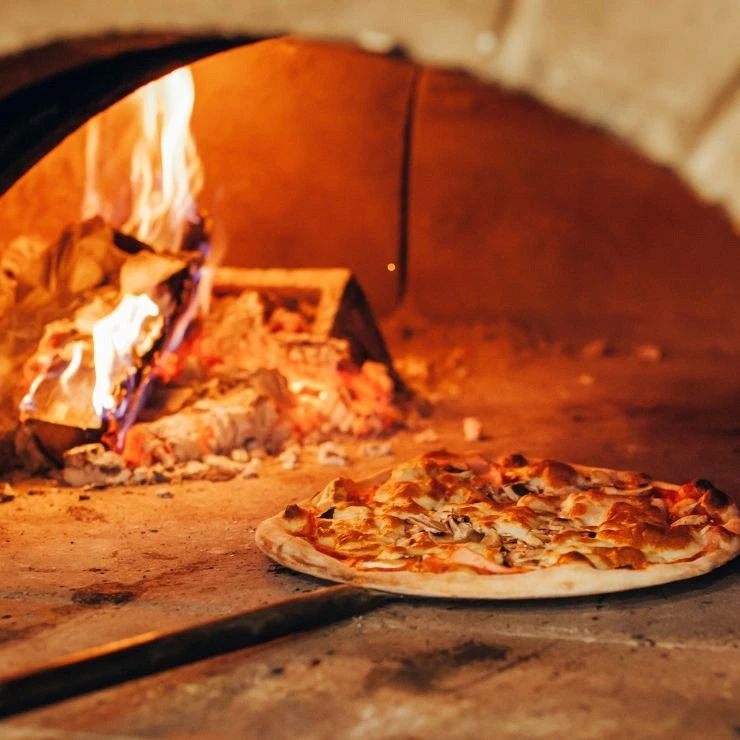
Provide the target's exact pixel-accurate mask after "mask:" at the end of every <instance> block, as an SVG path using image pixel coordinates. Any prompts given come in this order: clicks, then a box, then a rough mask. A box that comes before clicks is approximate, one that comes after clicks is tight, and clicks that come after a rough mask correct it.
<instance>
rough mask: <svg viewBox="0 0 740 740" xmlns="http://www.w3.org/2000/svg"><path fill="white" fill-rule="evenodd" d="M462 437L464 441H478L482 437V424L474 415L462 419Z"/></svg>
mask: <svg viewBox="0 0 740 740" xmlns="http://www.w3.org/2000/svg"><path fill="white" fill-rule="evenodd" d="M462 428H463V437H464V438H465V441H466V442H478V441H480V440H481V439H483V424H482V423H481V421H480V419H478V418H477V417H475V416H466V417H465V418H464V419H463V421H462Z"/></svg>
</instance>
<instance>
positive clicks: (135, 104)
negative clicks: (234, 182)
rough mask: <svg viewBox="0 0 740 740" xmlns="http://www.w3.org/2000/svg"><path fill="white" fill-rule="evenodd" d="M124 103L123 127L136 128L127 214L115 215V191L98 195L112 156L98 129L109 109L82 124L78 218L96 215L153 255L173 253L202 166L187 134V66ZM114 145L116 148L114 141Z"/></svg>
mask: <svg viewBox="0 0 740 740" xmlns="http://www.w3.org/2000/svg"><path fill="white" fill-rule="evenodd" d="M124 102H125V103H126V105H128V107H129V108H131V107H132V108H133V115H134V118H133V121H130V120H129V121H127V125H128V129H132V128H134V129H137V130H136V131H135V132H134V134H135V135H136V139H135V143H134V145H133V147H132V149H131V158H130V162H129V163H128V164H129V177H130V187H131V192H130V208H129V212H128V214H127V215H123V216H122V215H121V204H120V202H119V201H120V198H119V193H118V192H117V191H116V192H115V193H114V194H113V197H110V198H109V197H106V194H105V193H104V190H105V185H104V179H105V178H104V177H103V174H102V173H103V172H104V169H105V165H106V164H107V158H108V157H109V156H111V155H112V153H111V152H105V151H103V149H104V148H105V147H103V146H102V145H101V139H102V136H101V128H102V127H103V126H104V125H106V122H107V121H109V119H111V120H112V117H113V116H115V115H116V111H115V110H114V109H115V108H116V106H114V109H111V111H107V112H105V113H102V114H100V115H98V116H96V117H95V118H93V119H92V120H91V121H90V122H89V123H88V125H87V141H86V150H85V161H86V178H85V195H84V200H83V207H82V216H83V218H90V217H92V216H95V215H98V214H99V215H101V216H103V217H104V218H105V219H106V220H108V221H109V222H111V223H113V225H115V226H118V227H119V228H120V229H121V230H122V231H124V232H126V233H129V234H131V235H133V236H135V237H136V238H137V239H139V240H140V241H142V242H145V243H146V244H149V245H150V246H152V247H154V248H155V249H157V250H158V251H166V252H173V251H177V250H178V249H179V248H180V245H181V243H182V238H183V234H184V232H185V229H186V227H187V224H188V223H189V222H192V221H194V220H195V219H196V217H197V208H196V203H195V198H196V196H197V195H198V193H199V192H200V190H201V189H202V187H203V166H202V163H201V160H200V157H199V156H198V150H197V147H196V145H195V140H194V139H193V136H192V134H191V132H190V118H191V115H192V112H193V104H194V102H195V86H194V83H193V76H192V73H191V72H190V69H189V68H188V67H183V68H181V69H177V70H175V71H174V72H171V73H170V74H168V75H167V76H165V77H163V78H161V79H159V80H156V81H155V82H152V83H150V84H149V85H145V86H144V87H142V88H140V89H139V90H137V91H136V92H135V93H133V94H132V95H131V96H129V98H128V99H127V100H126V101H124ZM125 107H126V106H124V108H125ZM124 108H119V111H118V112H119V113H120V110H123V109H124ZM128 133H131V131H130V130H129V131H128ZM115 143H116V144H118V145H119V146H120V141H116V142H115ZM111 189H113V190H115V188H111Z"/></svg>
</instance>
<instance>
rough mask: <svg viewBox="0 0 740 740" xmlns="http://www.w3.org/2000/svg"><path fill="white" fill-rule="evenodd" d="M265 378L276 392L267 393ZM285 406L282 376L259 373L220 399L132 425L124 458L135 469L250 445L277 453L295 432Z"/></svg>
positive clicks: (287, 394) (174, 462)
mask: <svg viewBox="0 0 740 740" xmlns="http://www.w3.org/2000/svg"><path fill="white" fill-rule="evenodd" d="M265 375H269V378H268V382H271V384H272V385H274V386H275V389H276V390H275V391H267V390H266V386H267V383H265V377H264V376H265ZM289 403H290V401H289V392H288V389H287V387H286V386H285V383H284V380H283V379H282V378H281V377H280V375H279V374H278V373H275V372H274V371H273V372H270V371H262V372H260V373H257V374H256V376H255V377H254V378H252V380H251V381H250V385H248V386H246V387H243V388H239V389H236V390H234V391H231V392H229V393H227V394H226V395H224V396H223V397H222V398H218V399H203V400H200V401H198V402H197V403H195V404H194V405H193V406H192V407H190V408H188V409H186V410H184V411H181V412H180V413H177V414H172V415H171V416H164V417H162V418H160V419H158V420H156V421H153V422H142V423H139V424H134V425H133V426H132V427H131V429H130V430H129V433H128V434H127V435H126V441H125V445H124V448H123V457H124V459H125V460H126V462H127V463H128V464H129V465H132V466H134V467H137V466H141V465H152V464H154V463H162V464H164V465H175V464H176V463H182V462H186V461H188V460H199V459H201V458H203V457H204V456H205V455H208V454H216V455H222V454H228V453H230V452H231V451H232V450H235V449H242V448H244V447H246V446H247V445H248V444H249V443H253V444H256V445H258V446H260V447H262V448H264V449H265V450H267V451H268V452H271V453H276V452H278V451H280V449H281V448H282V446H283V444H284V443H285V442H286V441H287V440H288V439H289V438H290V436H291V434H292V431H293V424H292V421H291V419H290V415H289Z"/></svg>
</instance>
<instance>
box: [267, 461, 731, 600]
mask: <svg viewBox="0 0 740 740" xmlns="http://www.w3.org/2000/svg"><path fill="white" fill-rule="evenodd" d="M256 537H257V544H258V546H259V547H260V549H262V550H263V552H265V553H266V554H267V555H268V556H269V557H271V558H272V559H274V560H276V561H277V562H278V563H280V564H282V565H285V566H287V567H289V568H292V569H294V570H297V571H300V572H302V573H308V574H310V575H313V576H317V577H319V578H325V579H328V580H332V581H342V582H345V583H352V584H356V585H359V586H364V587H368V588H374V589H380V590H384V591H391V592H396V593H402V594H413V595H419V596H431V597H448V598H475V599H487V598H491V599H513V598H540V597H559V596H577V595H586V594H597V593H606V592H613V591H623V590H626V589H632V588H642V587H645V586H653V585H657V584H661V583H667V582H669V581H677V580H680V579H684V578H690V577H692V576H696V575H700V574H701V573H706V572H707V571H710V570H712V569H714V568H717V567H719V566H720V565H722V564H723V563H726V562H728V561H729V560H731V559H732V558H733V557H734V556H735V555H737V553H738V551H740V513H739V512H738V507H737V506H736V504H735V503H734V502H733V501H732V499H730V497H729V496H727V494H725V493H722V492H721V491H719V490H718V489H716V488H715V487H714V486H713V485H712V484H711V483H709V482H708V481H706V480H701V479H698V480H694V481H692V482H690V483H686V484H685V485H681V486H678V485H673V484H670V483H662V482H659V481H655V480H652V479H651V478H650V477H649V476H647V475H645V474H643V473H633V472H627V471H618V470H611V469H607V468H596V467H587V466H583V465H571V464H568V463H564V462H559V461H556V460H527V459H525V458H524V457H523V456H522V455H510V456H508V457H506V458H503V459H500V460H497V461H492V460H489V459H486V458H485V457H483V456H481V455H478V454H466V455H459V454H454V453H450V452H447V451H437V452H431V453H429V454H425V455H423V456H421V457H418V458H416V459H415V460H411V461H410V462H405V463H401V464H398V465H396V466H395V467H393V469H392V470H390V471H387V472H386V473H384V474H383V475H382V476H379V477H376V478H375V479H369V480H366V481H360V482H354V481H351V480H348V479H346V478H337V479H336V480H333V481H332V482H331V483H329V485H328V486H326V488H324V489H323V490H322V491H320V492H318V493H317V494H316V495H315V496H313V498H311V499H310V500H309V501H307V502H305V503H302V504H291V505H289V506H287V507H286V508H285V510H284V511H283V512H281V513H280V514H278V515H277V516H274V517H272V518H271V519H268V520H267V521H265V522H262V524H261V525H260V526H259V527H258V529H257V533H256Z"/></svg>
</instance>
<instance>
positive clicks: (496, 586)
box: [255, 515, 740, 599]
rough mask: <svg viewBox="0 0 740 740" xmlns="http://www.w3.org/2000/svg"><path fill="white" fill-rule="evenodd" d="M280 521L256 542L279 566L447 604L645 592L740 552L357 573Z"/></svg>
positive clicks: (263, 527)
mask: <svg viewBox="0 0 740 740" xmlns="http://www.w3.org/2000/svg"><path fill="white" fill-rule="evenodd" d="M280 519H281V515H277V516H274V517H271V518H270V519H267V520H266V521H264V522H262V524H260V525H259V527H258V528H257V532H256V533H255V538H256V540H257V546H258V547H259V548H260V550H262V552H264V553H265V554H266V555H268V556H269V557H271V558H272V559H273V560H276V561H277V562H278V563H280V564H281V565H284V566H286V567H288V568H292V569H293V570H296V571H298V572H300V573H306V574H307V575H311V576H315V577H317V578H324V579H326V580H328V581H340V582H342V583H351V584H354V585H356V586H362V587H364V588H376V589H380V590H381V591H391V592H393V593H398V594H406V595H409V596H426V597H437V598H448V599H544V598H558V597H565V596H590V595H594V594H602V593H613V592H616V591H627V590H630V589H637V588H646V587H648V586H658V585H660V584H662V583H670V582H672V581H680V580H683V579H685V578H693V577H694V576H698V575H701V574H703V573H708V572H709V571H711V570H714V569H715V568H718V567H719V566H720V565H723V564H724V563H726V562H728V561H730V560H732V558H734V557H735V555H737V554H738V551H740V539H738V541H737V543H736V546H735V548H734V550H715V551H714V552H711V553H709V554H707V555H703V556H702V557H700V558H697V559H696V560H691V561H689V562H683V563H674V564H660V565H651V566H648V567H647V568H645V569H644V570H628V569H622V568H620V569H614V570H597V569H596V568H593V567H591V566H590V565H586V564H583V565H580V564H575V563H569V564H567V565H554V566H550V567H548V568H543V569H542V570H531V571H527V572H525V573H511V574H501V575H498V574H490V575H476V574H473V573H410V572H408V571H369V570H368V571H364V570H363V571H360V570H356V569H354V568H350V567H349V566H348V565H345V564H344V563H342V562H341V561H340V560H336V559H334V558H332V557H330V556H328V555H324V554H323V553H322V552H319V551H318V550H316V549H315V548H314V547H312V546H311V544H310V543H309V542H308V541H306V540H304V539H302V538H301V537H296V536H294V535H291V534H290V533H289V532H286V531H285V529H283V527H282V524H281V523H280Z"/></svg>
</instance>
